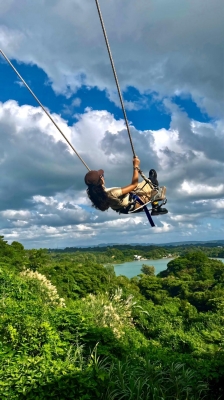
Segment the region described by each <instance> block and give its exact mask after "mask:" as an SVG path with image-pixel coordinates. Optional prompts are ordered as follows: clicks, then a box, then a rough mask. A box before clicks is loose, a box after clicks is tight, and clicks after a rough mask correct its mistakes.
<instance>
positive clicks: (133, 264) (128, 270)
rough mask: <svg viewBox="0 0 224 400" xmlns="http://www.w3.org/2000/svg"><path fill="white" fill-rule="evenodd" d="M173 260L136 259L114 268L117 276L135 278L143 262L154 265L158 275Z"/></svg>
mask: <svg viewBox="0 0 224 400" xmlns="http://www.w3.org/2000/svg"><path fill="white" fill-rule="evenodd" d="M171 260H173V258H161V259H159V260H139V261H136V260H135V261H130V262H126V263H123V264H116V265H114V270H115V273H116V275H117V276H118V275H124V276H127V278H133V276H137V275H138V274H141V268H142V264H145V265H153V266H154V267H155V273H156V275H157V274H158V273H159V272H161V271H164V270H165V269H166V268H167V264H168V262H169V261H171ZM216 260H221V261H222V262H223V263H224V258H216Z"/></svg>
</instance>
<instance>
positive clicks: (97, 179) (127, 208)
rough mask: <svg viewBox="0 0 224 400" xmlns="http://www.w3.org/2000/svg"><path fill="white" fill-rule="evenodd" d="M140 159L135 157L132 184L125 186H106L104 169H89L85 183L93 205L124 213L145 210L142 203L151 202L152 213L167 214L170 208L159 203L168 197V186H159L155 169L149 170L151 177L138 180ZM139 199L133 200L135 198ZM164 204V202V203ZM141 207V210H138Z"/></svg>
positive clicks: (97, 207) (100, 208)
mask: <svg viewBox="0 0 224 400" xmlns="http://www.w3.org/2000/svg"><path fill="white" fill-rule="evenodd" d="M139 166H140V160H139V158H138V157H134V158H133V176H132V182H131V184H129V185H127V186H124V187H113V188H106V186H105V179H104V171H103V170H102V169H100V170H98V171H89V172H88V173H87V174H86V175H85V178H84V180H85V183H86V185H87V186H88V188H87V195H88V197H89V199H90V200H91V202H92V206H93V207H95V208H96V209H98V210H100V211H106V210H108V209H109V208H112V209H113V210H114V211H117V212H119V213H122V214H128V213H129V212H134V213H135V212H140V211H143V208H142V207H143V206H142V204H147V203H149V202H151V204H152V212H151V215H152V216H153V215H154V216H155V215H161V214H167V213H168V210H167V209H166V208H162V207H161V205H159V203H158V202H159V201H165V199H166V197H165V196H166V187H165V186H162V187H159V183H158V180H157V173H156V171H155V170H154V169H151V170H150V171H149V179H146V180H143V181H141V182H138V175H139V171H140V169H139ZM136 197H137V198H138V199H139V201H138V200H137V201H136V200H135V201H133V198H136ZM163 204H164V203H163ZM138 209H139V210H138Z"/></svg>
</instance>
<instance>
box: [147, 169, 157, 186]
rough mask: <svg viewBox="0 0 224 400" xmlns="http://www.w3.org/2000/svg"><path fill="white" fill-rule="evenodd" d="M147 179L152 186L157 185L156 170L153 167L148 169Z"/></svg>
mask: <svg viewBox="0 0 224 400" xmlns="http://www.w3.org/2000/svg"><path fill="white" fill-rule="evenodd" d="M149 179H150V181H151V182H152V184H153V186H155V187H158V186H159V182H158V181H157V172H156V170H155V169H150V171H149Z"/></svg>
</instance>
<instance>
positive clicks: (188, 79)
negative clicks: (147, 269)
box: [0, 0, 224, 247]
mask: <svg viewBox="0 0 224 400" xmlns="http://www.w3.org/2000/svg"><path fill="white" fill-rule="evenodd" d="M40 3H41V4H42V7H40ZM93 3H94V2H93ZM161 3H163V7H162V4H158V3H157V2H156V1H155V0H152V2H151V3H150V7H151V8H150V10H149V8H148V7H149V3H148V2H147V1H146V0H143V1H142V2H141V3H140V2H139V3H138V4H136V2H134V1H130V0H129V2H128V1H127V0H124V1H123V3H122V7H123V8H124V10H126V18H125V19H124V18H122V17H121V14H120V2H119V0H116V1H114V2H113V4H102V12H103V15H104V16H105V25H106V27H107V29H108V37H109V39H110V44H111V49H112V52H113V55H114V61H115V65H116V68H117V73H118V77H119V79H120V84H121V88H122V92H123V97H124V101H125V105H126V112H127V116H128V120H129V121H130V124H131V131H132V135H133V142H134V146H135V149H136V153H137V155H138V156H139V158H140V159H141V168H142V169H143V170H144V171H145V172H147V171H148V170H149V169H150V168H156V169H157V170H158V175H159V181H160V183H161V184H163V185H166V186H167V195H168V203H167V208H168V209H169V214H167V215H166V216H164V217H163V218H162V217H159V218H157V220H156V221H155V222H156V225H157V227H156V228H155V229H154V230H152V228H150V227H149V226H148V225H147V223H146V221H145V218H144V216H139V215H136V216H128V217H127V216H123V215H122V216H121V215H119V214H116V213H114V212H113V211H112V210H111V211H109V212H106V213H102V212H100V211H96V210H94V209H93V208H91V205H90V203H89V200H88V199H87V198H86V193H85V185H84V183H83V176H84V174H85V168H84V167H83V166H82V164H80V161H79V160H77V159H76V158H75V156H74V155H72V154H71V152H70V151H69V149H68V147H67V145H66V144H65V143H64V141H63V138H62V137H60V134H59V133H58V132H57V131H56V129H55V127H54V126H53V125H52V124H51V123H50V121H49V120H48V119H47V117H46V116H44V115H43V113H42V111H41V110H40V109H39V107H38V105H37V104H36V101H35V100H34V99H33V98H32V96H31V94H30V93H29V92H28V91H27V89H26V88H25V87H24V86H23V85H21V83H20V81H19V79H18V77H17V76H16V74H15V73H14V71H13V70H12V69H11V68H10V66H9V65H8V64H7V63H6V62H5V61H4V60H3V58H2V57H1V58H0V135H1V150H0V165H1V167H2V176H3V178H2V182H1V183H0V203H1V206H0V213H1V223H0V229H1V234H3V235H4V236H5V237H6V239H7V240H9V242H11V241H12V240H18V241H21V242H22V243H24V245H25V246H26V247H54V246H58V247H63V246H77V245H96V244H97V243H102V242H107V243H110V242H117V243H131V242H138V241H139V242H144V243H147V242H149V243H163V242H171V241H180V240H213V239H222V238H223V237H224V236H223V233H224V221H223V216H224V182H223V176H224V174H223V172H224V168H223V167H224V162H223V156H222V154H223V150H224V148H223V147H224V141H223V136H224V133H223V131H224V130H223V127H224V115H223V109H224V108H223V103H224V102H223V98H224V76H223V57H220V54H222V55H223V44H222V40H221V37H222V36H221V35H222V33H223V24H222V19H221V10H222V8H223V5H222V2H221V1H219V0H215V2H214V3H215V7H214V3H213V6H212V5H209V4H206V7H205V6H204V7H203V9H202V8H201V7H202V4H201V3H202V0H200V1H199V2H198V3H197V4H195V2H193V0H190V1H189V3H188V8H187V9H186V7H184V6H183V3H181V2H179V1H177V0H171V1H170V4H169V10H168V8H167V7H168V5H167V3H166V2H165V0H163V1H162V2H161ZM203 4H204V3H203ZM79 5H81V0H75V1H74V4H73V3H72V4H71V3H70V2H69V1H65V2H64V4H63V7H62V5H61V3H60V2H59V1H56V2H55V4H54V5H52V4H49V2H47V1H46V0H41V1H40V0H39V7H38V1H37V2H36V3H35V5H33V3H32V2H31V0H24V1H22V2H21V3H20V4H19V5H18V3H17V4H16V3H15V0H6V1H5V3H4V6H3V5H1V6H0V48H2V50H3V51H4V52H5V53H6V55H7V56H8V57H9V58H10V59H11V61H12V63H13V65H14V66H15V67H16V69H18V71H19V73H20V74H21V75H22V77H23V78H24V79H25V81H26V82H27V83H28V85H29V86H30V87H31V89H32V90H33V91H34V93H35V94H36V95H37V97H38V98H39V100H40V101H41V102H42V104H43V105H44V106H45V107H47V108H48V110H49V111H50V113H51V114H52V115H53V117H54V118H55V119H56V120H57V123H58V124H59V125H60V127H61V129H62V130H63V132H64V133H65V134H66V135H67V136H68V138H69V140H71V141H72V143H73V145H74V147H75V148H76V149H77V150H78V151H79V152H80V154H81V155H82V157H83V158H84V160H85V161H86V162H87V164H88V165H89V166H90V167H91V168H92V169H98V168H103V169H104V170H105V176H106V183H107V185H108V186H125V185H127V184H128V183H129V181H130V180H131V173H132V172H131V171H132V153H131V148H130V144H129V142H128V136H127V132H126V129H125V124H124V121H123V114H122V110H121V108H120V104H119V99H118V96H117V93H116V86H115V82H114V79H113V74H112V70H111V66H110V64H109V60H108V55H107V51H106V48H105V44H104V39H103V35H102V31H101V27H100V23H99V20H98V16H97V13H96V10H95V8H94V4H92V3H91V4H90V2H88V1H87V0H83V1H82V7H79ZM15 6H16V7H17V11H16V9H15ZM43 6H44V7H43ZM18 7H19V12H18ZM161 7H162V8H161ZM73 8H74V9H76V13H74V9H73ZM149 11H150V12H149ZM165 11H167V12H165ZM176 15H178V16H179V17H178V19H177V18H176ZM198 15H200V19H199V18H198ZM43 16H44V18H43ZM85 27H86V29H85ZM136 27H138V30H137V31H136ZM133 231H134V234H132V235H131V237H130V234H129V233H130V232H133ZM115 237H116V240H115Z"/></svg>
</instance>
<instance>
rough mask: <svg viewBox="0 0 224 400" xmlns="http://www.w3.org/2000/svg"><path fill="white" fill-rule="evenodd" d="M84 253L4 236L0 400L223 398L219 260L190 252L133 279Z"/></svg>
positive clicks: (223, 269) (223, 291) (223, 286)
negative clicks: (62, 253) (29, 246)
mask: <svg viewBox="0 0 224 400" xmlns="http://www.w3.org/2000/svg"><path fill="white" fill-rule="evenodd" d="M85 255H86V253H82V252H80V255H79V258H75V259H73V254H71V255H66V257H67V259H65V258H64V257H62V258H57V257H55V256H54V255H53V256H52V255H51V254H50V255H49V254H48V253H47V251H45V250H29V251H26V250H24V248H23V246H22V245H21V244H20V243H18V242H13V243H12V244H11V245H8V244H7V242H6V241H4V238H3V237H1V239H0V281H1V285H0V292H1V301H0V307H1V310H0V315H1V318H0V341H1V348H0V364H1V365H0V382H1V385H0V398H1V399H28V400H29V399H30V400H31V399H33V400H34V399H35V400H36V399H43V400H45V399H52V398H53V399H60V400H67V399H73V400H74V399H77V400H86V399H103V400H104V399H105V400H107V399H108V400H109V399H114V400H120V399H127V400H130V399H132V400H137V399H153V400H162V399H165V400H168V399H169V400H170V399H176V400H177V399H178V400H186V399H188V400H200V399H202V398H203V399H207V400H218V399H219V398H221V396H222V395H223V386H222V382H223V373H224V348H223V343H224V341H223V338H224V336H223V334H224V328H223V309H224V265H223V263H222V262H221V261H218V260H210V259H209V258H207V256H206V255H205V254H204V253H202V252H198V251H195V252H192V251H190V252H189V253H187V252H186V253H185V255H184V256H183V257H179V258H176V259H175V260H173V261H171V262H170V263H169V264H168V269H167V271H165V272H163V273H161V274H160V276H157V277H155V276H153V275H152V274H153V269H152V268H148V269H147V268H143V271H144V272H145V274H142V275H141V276H139V277H136V278H132V279H130V280H129V279H128V278H126V277H122V276H120V277H116V276H115V273H114V270H113V267H112V266H111V265H110V266H107V267H104V266H103V265H100V264H99V263H97V262H96V260H95V259H94V258H93V260H91V259H89V258H88V259H87V260H86V259H85V257H84V256H85ZM88 257H89V256H88ZM147 274H148V275H147Z"/></svg>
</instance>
